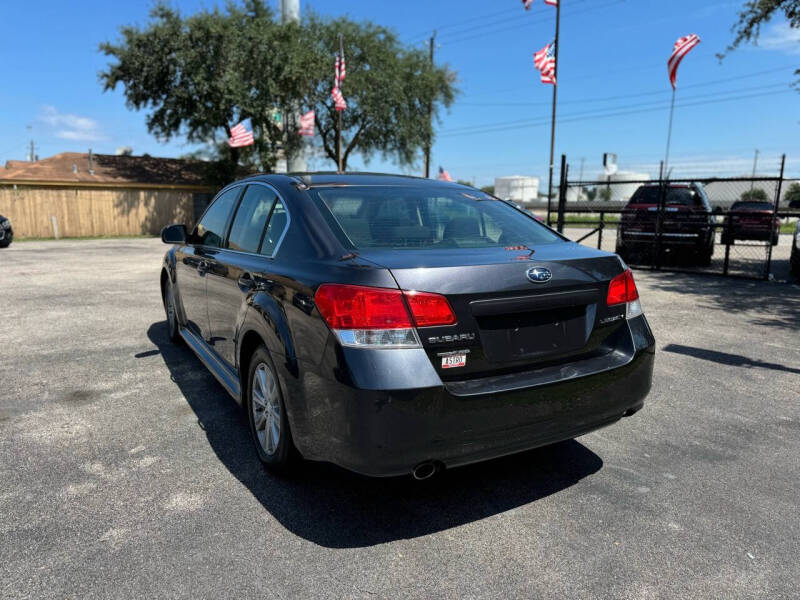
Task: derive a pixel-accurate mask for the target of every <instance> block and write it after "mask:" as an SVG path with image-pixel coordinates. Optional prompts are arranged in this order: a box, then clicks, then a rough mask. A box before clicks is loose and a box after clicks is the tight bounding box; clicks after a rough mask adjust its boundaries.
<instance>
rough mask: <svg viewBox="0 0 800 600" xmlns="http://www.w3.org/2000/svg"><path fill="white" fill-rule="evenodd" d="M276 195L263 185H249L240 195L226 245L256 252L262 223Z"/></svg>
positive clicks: (265, 219) (264, 223)
mask: <svg viewBox="0 0 800 600" xmlns="http://www.w3.org/2000/svg"><path fill="white" fill-rule="evenodd" d="M276 199H277V195H276V194H275V192H274V191H273V190H272V189H271V188H268V187H266V186H263V185H250V186H248V187H247V190H246V191H245V193H244V196H242V201H241V202H240V203H239V208H238V209H237V210H236V216H235V217H234V219H233V225H231V233H230V235H229V236H228V247H229V248H230V249H231V250H239V251H241V252H258V248H259V245H260V244H261V236H262V235H263V234H264V225H266V223H267V218H268V217H269V213H270V211H271V210H272V205H273V204H274V203H275V200H276Z"/></svg>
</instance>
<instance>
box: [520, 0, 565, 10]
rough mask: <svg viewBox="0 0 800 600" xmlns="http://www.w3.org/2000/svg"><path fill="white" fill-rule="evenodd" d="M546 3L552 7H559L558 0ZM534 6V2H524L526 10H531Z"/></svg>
mask: <svg viewBox="0 0 800 600" xmlns="http://www.w3.org/2000/svg"><path fill="white" fill-rule="evenodd" d="M544 3H545V4H549V5H550V6H558V0H544ZM532 5H533V0H522V6H524V7H525V10H530V9H531V6H532Z"/></svg>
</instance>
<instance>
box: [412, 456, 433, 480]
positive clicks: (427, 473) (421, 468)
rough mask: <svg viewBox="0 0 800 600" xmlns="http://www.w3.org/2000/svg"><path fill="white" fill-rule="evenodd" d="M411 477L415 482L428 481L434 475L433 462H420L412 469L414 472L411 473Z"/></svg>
mask: <svg viewBox="0 0 800 600" xmlns="http://www.w3.org/2000/svg"><path fill="white" fill-rule="evenodd" d="M411 475H413V476H414V479H416V480H417V481H423V480H425V479H430V478H431V477H433V476H434V475H436V465H435V464H434V463H433V461H430V460H426V461H425V462H421V463H419V464H418V465H417V466H416V467H414V470H413V471H411Z"/></svg>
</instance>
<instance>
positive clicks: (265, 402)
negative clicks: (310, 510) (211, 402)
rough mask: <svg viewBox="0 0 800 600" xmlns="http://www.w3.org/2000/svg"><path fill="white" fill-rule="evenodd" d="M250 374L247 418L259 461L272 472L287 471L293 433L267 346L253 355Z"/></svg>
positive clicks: (260, 348) (261, 347)
mask: <svg viewBox="0 0 800 600" xmlns="http://www.w3.org/2000/svg"><path fill="white" fill-rule="evenodd" d="M248 371H249V373H248V377H247V401H246V408H247V417H248V421H249V423H250V434H251V437H252V439H253V443H254V444H255V446H256V453H257V454H258V459H259V460H260V461H261V462H262V463H263V464H264V466H266V467H268V468H269V469H271V470H275V471H284V472H285V471H287V470H288V468H289V467H290V465H291V461H292V434H291V431H290V430H289V421H288V419H287V418H286V407H285V405H284V402H283V394H282V393H281V386H280V383H279V382H278V376H277V375H276V373H275V368H274V366H273V363H272V359H271V358H270V356H269V353H268V352H267V349H266V348H265V347H264V346H259V347H258V348H257V349H256V351H255V352H254V353H253V356H252V358H251V359H250V368H249V369H248Z"/></svg>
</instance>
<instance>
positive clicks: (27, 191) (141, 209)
mask: <svg viewBox="0 0 800 600" xmlns="http://www.w3.org/2000/svg"><path fill="white" fill-rule="evenodd" d="M210 191H212V190H211V189H210V188H208V189H207V188H202V189H201V188H197V189H158V188H153V189H138V188H110V187H68V186H64V187H56V186H27V185H17V186H11V185H9V186H0V214H2V215H4V216H6V217H8V218H9V219H10V220H11V225H12V227H13V228H14V236H15V237H20V238H25V237H43V238H47V237H54V236H55V231H54V227H53V217H55V224H56V227H57V230H58V235H59V236H60V237H84V236H113V235H157V234H158V233H160V231H161V228H162V227H164V226H165V225H169V224H170V223H186V224H187V225H189V226H191V225H192V224H193V221H194V204H195V203H194V196H195V195H196V194H198V192H199V193H200V195H202V196H207V195H208V193H209V192H210Z"/></svg>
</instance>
